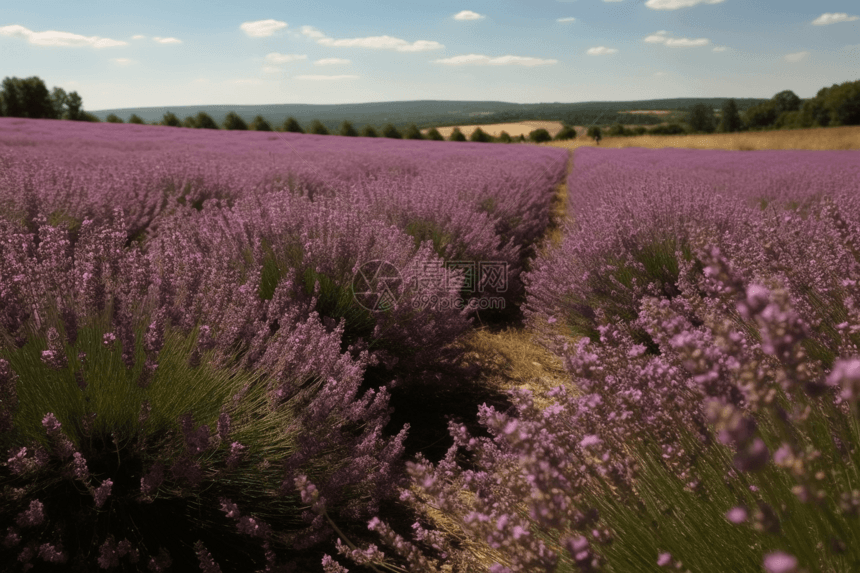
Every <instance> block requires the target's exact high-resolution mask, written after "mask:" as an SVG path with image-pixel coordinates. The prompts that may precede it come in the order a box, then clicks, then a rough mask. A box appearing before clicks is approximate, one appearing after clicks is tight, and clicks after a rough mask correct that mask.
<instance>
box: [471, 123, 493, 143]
mask: <svg viewBox="0 0 860 573" xmlns="http://www.w3.org/2000/svg"><path fill="white" fill-rule="evenodd" d="M469 141H474V142H476V143H489V142H491V141H493V137H492V136H491V135H490V134H488V133H487V132H485V131H484V130H483V129H481V128H480V127H476V128H475V130H474V131H473V132H472V133H471V135H469Z"/></svg>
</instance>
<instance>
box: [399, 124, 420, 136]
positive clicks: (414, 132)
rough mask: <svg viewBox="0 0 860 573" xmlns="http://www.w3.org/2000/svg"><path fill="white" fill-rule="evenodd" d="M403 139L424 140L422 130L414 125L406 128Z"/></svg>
mask: <svg viewBox="0 0 860 573" xmlns="http://www.w3.org/2000/svg"><path fill="white" fill-rule="evenodd" d="M403 139H424V135H422V133H421V130H420V129H418V126H417V125H415V124H414V123H410V124H409V125H407V126H406V131H404V132H403Z"/></svg>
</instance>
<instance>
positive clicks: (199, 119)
mask: <svg viewBox="0 0 860 573" xmlns="http://www.w3.org/2000/svg"><path fill="white" fill-rule="evenodd" d="M194 127H196V128H197V129H218V124H217V123H215V120H214V119H212V116H210V115H209V114H208V113H206V112H205V111H200V112H197V115H195V116H194Z"/></svg>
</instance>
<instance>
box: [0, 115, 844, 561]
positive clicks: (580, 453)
mask: <svg viewBox="0 0 860 573" xmlns="http://www.w3.org/2000/svg"><path fill="white" fill-rule="evenodd" d="M568 161H569V156H568V154H567V152H566V151H563V150H559V149H554V148H548V147H537V146H527V145H489V144H480V143H451V142H433V141H402V140H401V141H394V140H386V139H366V138H362V139H355V138H345V137H343V138H341V137H332V136H314V135H296V134H284V133H267V132H223V131H208V130H183V129H174V128H167V127H156V126H142V125H126V124H89V123H79V122H58V121H50V120H25V119H13V118H0V431H2V433H0V450H2V454H3V456H2V460H3V462H2V463H0V566H2V569H3V570H4V571H6V570H9V571H19V570H21V571H24V570H32V571H96V570H114V571H183V572H184V571H198V570H199V571H203V572H204V573H213V572H216V571H222V572H225V573H226V572H228V571H237V572H238V571H242V572H244V571H324V572H325V573H344V572H346V571H353V572H355V571H394V572H413V571H414V572H421V571H425V572H436V571H451V572H454V571H464V572H465V571H468V572H471V571H487V572H491V573H512V572H536V571H547V572H555V571H558V572H576V571H599V570H603V571H614V572H629V571H633V572H638V571H658V570H660V569H662V568H670V569H677V570H680V571H705V572H709V571H762V570H764V571H768V572H769V573H790V572H800V571H821V572H830V571H833V572H850V571H856V570H858V569H860V524H858V519H860V518H859V517H858V513H860V485H858V484H860V471H858V470H860V462H858V458H857V448H858V445H860V425H858V415H860V408H858V401H860V348H858V345H860V298H858V295H860V286H858V285H860V222H859V221H860V153H858V152H855V151H819V152H810V151H772V152H767V151H757V152H723V151H694V150H672V149H667V150H643V149H625V150H604V149H594V148H583V149H580V150H577V151H576V152H575V154H574V155H573V157H572V169H570V170H568ZM568 171H569V175H567V180H566V183H567V185H566V209H567V215H568V220H566V221H564V222H562V223H561V224H562V240H561V242H560V244H559V245H557V246H552V245H551V243H550V242H548V241H545V240H544V237H545V235H546V233H547V231H548V229H549V228H550V226H551V224H552V223H553V222H552V221H551V219H552V216H551V214H552V210H553V206H554V205H555V202H556V201H557V200H558V186H559V184H560V183H563V182H564V181H565V177H566V174H567V173H568ZM556 223H557V222H556ZM520 317H522V318H523V320H524V324H525V326H524V327H525V328H527V329H528V330H529V331H530V332H532V333H533V334H534V337H535V339H536V340H537V341H539V342H540V343H541V344H543V345H545V346H546V347H547V348H549V349H551V350H552V351H553V352H554V353H555V354H556V355H557V356H558V357H559V358H561V359H562V360H563V362H564V365H565V369H566V372H567V383H566V384H564V385H562V386H560V387H558V388H556V389H555V390H553V391H552V392H551V393H550V398H551V403H550V405H549V406H545V405H544V404H543V402H542V401H539V400H537V397H536V395H535V394H534V393H533V392H532V391H530V390H528V389H525V388H523V389H519V390H516V391H513V392H511V393H510V395H509V396H507V397H506V398H504V399H498V397H496V396H489V395H488V396H487V397H486V399H485V400H483V399H480V397H479V399H478V400H475V401H474V403H473V402H468V401H466V402H464V403H461V404H456V403H455V401H454V400H451V401H450V402H445V401H442V402H441V403H439V404H436V403H434V401H435V399H433V398H429V399H428V397H431V396H434V394H433V393H432V392H429V391H428V388H430V389H432V388H433V386H434V384H438V385H440V386H441V385H443V384H450V383H451V380H452V379H453V380H454V382H455V384H460V385H462V386H463V387H464V388H465V387H468V388H469V392H476V391H478V387H477V386H473V382H474V379H475V377H476V376H478V377H480V372H477V373H476V372H474V368H471V369H470V368H467V367H464V366H463V356H462V352H463V350H462V348H463V347H462V344H461V341H462V340H463V339H464V337H466V336H467V335H468V334H469V333H470V332H472V331H474V329H475V328H477V327H479V326H480V325H481V324H488V325H510V324H515V323H516V321H517V320H519V318H520ZM452 373H453V374H452ZM457 376H462V378H457ZM464 395H465V394H464ZM449 396H450V394H449ZM458 396H459V395H458ZM482 402H483V405H481V404H482ZM440 405H441V408H442V409H443V410H444V409H448V411H441V412H436V410H435V408H439V407H440ZM457 408H461V409H470V412H471V413H470V416H471V420H469V419H464V417H463V416H460V415H454V413H455V409H457ZM458 412H459V411H458ZM440 427H441V430H440V429H439V428H440ZM439 444H442V447H441V450H440V449H439V448H440V446H439ZM431 446H432V447H431ZM449 446H450V448H449ZM446 450H447V453H446Z"/></svg>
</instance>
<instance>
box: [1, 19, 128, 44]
mask: <svg viewBox="0 0 860 573" xmlns="http://www.w3.org/2000/svg"><path fill="white" fill-rule="evenodd" d="M0 36H10V37H19V38H25V39H26V40H27V41H28V42H29V43H31V44H34V45H36V46H60V47H64V48H65V47H78V46H92V47H94V48H113V47H116V46H127V45H128V42H123V41H122V40H112V39H110V38H100V37H99V36H82V35H80V34H73V33H71V32H58V31H56V30H47V31H45V32H34V31H32V30H29V29H27V28H25V27H24V26H19V25H18V24H13V25H11V26H2V27H0Z"/></svg>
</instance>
